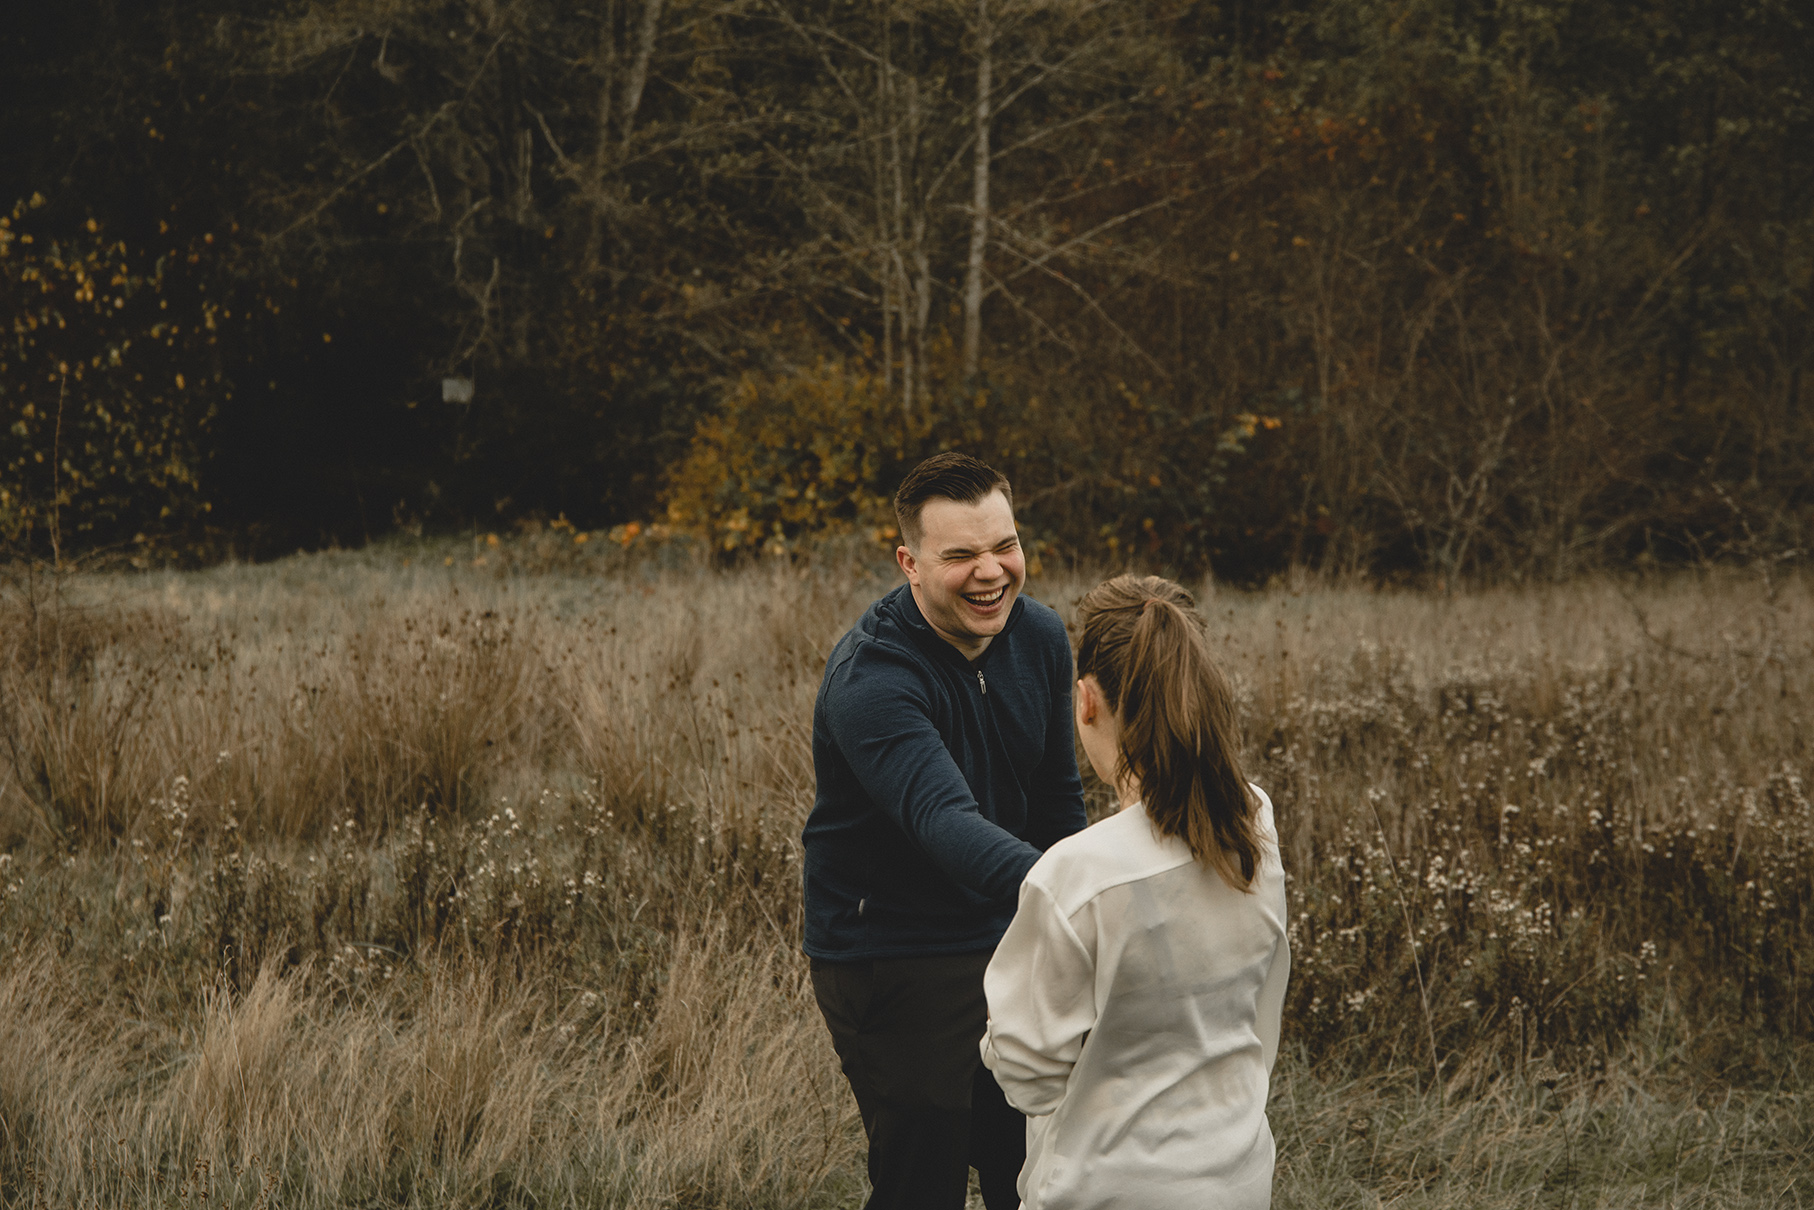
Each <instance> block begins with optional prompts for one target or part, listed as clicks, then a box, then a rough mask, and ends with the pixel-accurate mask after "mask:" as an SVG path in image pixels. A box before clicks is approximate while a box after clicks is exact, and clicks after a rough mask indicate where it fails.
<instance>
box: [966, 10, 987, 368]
mask: <svg viewBox="0 0 1814 1210" xmlns="http://www.w3.org/2000/svg"><path fill="white" fill-rule="evenodd" d="M992 38H993V33H992V31H991V30H990V28H989V0H976V148H975V157H976V158H975V167H974V176H975V182H974V190H973V195H972V200H971V203H970V259H969V263H968V265H967V266H966V268H965V272H964V384H965V385H966V386H968V385H969V384H970V383H972V382H974V381H975V379H976V371H977V367H978V364H979V363H980V361H981V359H982V343H983V257H984V254H985V253H986V252H987V251H988V247H989V104H990V91H991V89H992V87H993V79H992V77H993V74H994V73H993V69H994V53H993V46H992Z"/></svg>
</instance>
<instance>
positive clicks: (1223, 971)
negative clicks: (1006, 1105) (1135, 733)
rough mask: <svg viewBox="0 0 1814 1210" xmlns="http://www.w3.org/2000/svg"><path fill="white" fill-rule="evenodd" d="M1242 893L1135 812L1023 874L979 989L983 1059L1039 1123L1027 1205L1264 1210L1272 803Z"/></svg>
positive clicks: (1274, 864) (1278, 1003)
mask: <svg viewBox="0 0 1814 1210" xmlns="http://www.w3.org/2000/svg"><path fill="white" fill-rule="evenodd" d="M1254 796H1255V800H1256V803H1257V806H1258V810H1257V812H1256V820H1255V822H1256V823H1257V824H1258V827H1257V828H1256V829H1255V830H1256V832H1257V833H1258V834H1259V837H1260V838H1261V840H1262V845H1261V860H1260V862H1259V863H1258V866H1257V868H1256V869H1255V871H1254V878H1253V882H1252V885H1251V887H1250V888H1249V889H1248V890H1247V891H1240V890H1236V889H1234V888H1233V887H1231V886H1230V885H1229V883H1228V881H1227V880H1226V879H1225V878H1224V877H1223V876H1222V875H1220V874H1219V873H1217V872H1216V871H1214V870H1211V869H1208V868H1206V867H1205V866H1204V865H1203V864H1202V863H1201V862H1199V861H1197V860H1195V859H1194V858H1193V856H1192V853H1191V851H1190V849H1189V848H1188V847H1187V846H1186V844H1185V843H1184V841H1183V840H1181V839H1179V838H1177V837H1175V836H1160V835H1158V834H1157V833H1156V832H1155V830H1154V828H1153V826H1152V822H1151V820H1150V818H1149V817H1148V815H1147V814H1146V812H1145V810H1144V809H1143V808H1142V807H1140V806H1138V805H1136V806H1133V807H1130V808H1128V809H1126V810H1124V811H1121V812H1119V813H1118V814H1116V815H1114V816H1112V817H1110V818H1109V819H1106V820H1103V821H1102V822H1101V823H1098V824H1096V825H1094V826H1093V827H1090V828H1088V829H1086V830H1085V831H1083V832H1081V833H1079V834H1078V835H1076V836H1073V837H1070V838H1069V839H1067V840H1064V841H1061V842H1060V843H1058V844H1057V845H1054V846H1053V847H1052V849H1051V850H1050V851H1049V852H1047V853H1046V854H1045V856H1044V857H1042V858H1041V859H1040V861H1039V862H1038V864H1036V865H1035V866H1034V867H1033V870H1032V872H1031V873H1030V874H1029V875H1028V876H1027V881H1026V883H1025V884H1024V886H1023V888H1022V890H1021V902H1020V909H1019V912H1018V913H1017V915H1016V916H1015V919H1014V923H1013V925H1012V926H1011V927H1010V928H1009V930H1008V933H1007V935H1006V936H1005V937H1004V938H1003V939H1002V942H1001V945H1000V946H999V947H998V949H997V950H996V955H995V958H994V960H993V961H992V962H991V964H990V967H989V971H988V975H987V977H986V978H985V982H984V986H985V989H986V991H987V993H988V999H989V1006H990V1013H991V1019H990V1023H989V1032H988V1034H987V1035H986V1036H985V1038H984V1039H983V1055H984V1062H985V1063H987V1064H988V1066H989V1067H990V1068H991V1069H992V1070H993V1071H994V1072H995V1075H996V1079H997V1080H998V1081H999V1082H1000V1083H1001V1086H1002V1088H1003V1090H1004V1091H1005V1092H1006V1093H1007V1096H1008V1099H1009V1100H1010V1101H1011V1102H1013V1103H1014V1104H1015V1105H1016V1106H1017V1107H1018V1108H1020V1109H1021V1110H1022V1111H1023V1112H1025V1113H1027V1114H1029V1115H1033V1116H1032V1117H1031V1121H1030V1123H1029V1127H1028V1139H1027V1144H1028V1145H1027V1166H1026V1168H1025V1169H1024V1170H1023V1172H1022V1174H1021V1196H1022V1198H1023V1199H1024V1200H1025V1203H1026V1206H1027V1207H1028V1210H1060V1208H1063V1210H1071V1208H1073V1207H1076V1208H1083V1207H1110V1206H1113V1207H1122V1208H1126V1210H1134V1208H1137V1207H1154V1208H1155V1210H1157V1208H1159V1207H1168V1208H1169V1207H1177V1206H1215V1207H1218V1208H1225V1207H1226V1208H1235V1207H1242V1208H1245V1207H1256V1208H1258V1207H1265V1206H1267V1205H1269V1203H1270V1200H1271V1187H1272V1171H1273V1142H1272V1133H1271V1130H1270V1128H1269V1127H1268V1125H1267V1121H1266V1114H1265V1106H1266V1095H1267V1087H1268V1081H1269V1075H1270V1072H1271V1069H1272V1064H1273V1060H1274V1058H1275V1056H1276V1054H1277V1051H1278V1039H1279V1018H1280V1013H1281V1009H1282V1007H1283V1001H1284V992H1285V983H1286V979H1287V977H1288V974H1289V967H1290V953H1289V949H1288V946H1287V943H1286V939H1285V924H1286V909H1285V889H1284V873H1283V870H1282V868H1281V866H1280V862H1279V854H1278V844H1277V840H1276V836H1277V833H1276V830H1275V828H1274V825H1273V819H1272V804H1271V802H1270V801H1269V800H1268V799H1267V798H1266V796H1265V794H1264V793H1262V792H1260V791H1259V789H1258V788H1257V787H1255V788H1254Z"/></svg>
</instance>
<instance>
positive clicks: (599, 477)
mask: <svg viewBox="0 0 1814 1210" xmlns="http://www.w3.org/2000/svg"><path fill="white" fill-rule="evenodd" d="M1811 20H1814V19H1811V18H1810V15H1809V12H1808V10H1807V8H1806V6H1805V5H1803V4H1800V3H1798V2H1796V0H1757V2H1752V3H1744V4H1735V3H1730V2H1728V0H1577V2H1572V3H1570V2H1561V0H1556V2H1550V0H1534V2H1531V3H1512V2H1510V0H1507V2H1504V3H1491V2H1482V3H1467V2H1465V0H1450V2H1448V3H1444V2H1441V0H1405V2H1403V3H1366V2H1362V0H1300V2H1298V3H1285V4H1264V5H1262V4H1257V3H1253V2H1252V0H1235V2H1233V3H1227V4H1221V5H1215V4H1208V3H1198V2H1193V0H1112V2H1103V0H597V2H596V3H594V4H591V5H589V6H586V5H577V4H568V3H555V2H554V0H516V2H514V3H510V2H507V0H312V2H311V0H292V2H290V3H285V4H278V5H271V4H249V3H245V2H244V0H182V2H181V3H178V2H177V0H145V2H143V3H131V4H127V3H120V2H118V0H71V2H70V3H67V4H61V5H27V6H23V7H21V8H20V9H19V11H17V12H15V13H12V14H11V15H10V17H9V20H8V22H7V23H6V26H5V28H4V31H0V38H3V39H4V42H3V43H0V45H3V47H4V50H3V52H0V53H3V55H4V61H0V131H3V133H0V139H4V141H5V142H4V146H3V148H0V199H4V203H5V205H6V206H7V207H8V211H7V218H6V220H5V226H4V227H3V228H0V300H3V301H0V308H4V313H0V322H4V323H5V325H6V329H5V332H4V336H5V340H6V343H5V345H4V347H3V348H0V392H3V394H0V410H3V411H4V413H5V415H6V420H7V424H6V428H5V429H4V430H3V431H0V463H3V464H4V465H0V530H4V532H3V533H0V539H5V540H8V541H10V542H12V543H14V544H15V545H19V544H24V545H26V546H29V547H31V548H32V549H36V550H40V551H42V550H46V549H48V547H49V544H50V543H51V542H52V541H53V540H54V541H56V542H57V543H58V544H59V545H60V546H62V547H65V548H69V549H74V548H76V547H79V546H85V547H92V546H95V545H106V544H114V545H117V544H120V543H128V544H130V543H132V542H133V541H135V540H138V541H141V542H143V543H144V544H146V545H147V546H148V547H150V548H152V549H157V550H165V551H189V552H192V553H197V552H199V553H201V554H203V555H205V554H206V553H207V552H209V551H213V552H225V551H226V550H229V549H231V550H233V551H236V552H237V553H239V554H241V555H247V554H253V555H256V554H267V553H274V552H281V551H284V550H288V549H293V548H294V547H295V546H297V545H299V544H301V545H312V544H318V543H321V542H326V541H339V542H354V541H359V540H362V539H364V538H366V537H369V536H376V535H378V534H380V533H383V532H385V531H388V530H391V529H393V528H396V527H399V526H406V527H416V526H427V527H429V528H430V529H436V528H440V529H451V528H455V527H465V526H472V525H477V526H480V527H482V528H486V529H495V528H499V527H502V526H505V525H508V524H510V523H512V522H514V521H518V520H523V519H533V518H541V519H553V518H555V517H557V516H562V515H564V516H565V517H567V518H568V519H569V520H571V521H572V522H573V523H574V524H576V525H578V526H580V527H582V528H597V527H602V526H606V525H611V524H616V523H623V522H629V521H641V522H644V523H648V522H651V521H661V522H664V523H669V524H673V525H676V526H681V527H686V528H690V529H691V530H693V531H694V532H702V533H705V534H707V535H708V536H709V538H710V540H711V541H712V542H713V543H714V544H715V545H717V546H719V547H721V548H722V549H726V550H736V549H739V548H748V547H755V546H761V545H773V544H776V543H780V544H783V545H785V544H790V543H792V542H794V541H796V540H798V539H800V538H802V537H805V536H810V535H812V534H814V533H816V532H820V531H824V530H826V529H836V528H839V527H851V526H857V527H866V526H879V525H885V523H886V518H885V514H884V512H883V510H882V509H881V501H882V499H883V498H884V497H885V495H886V492H887V490H888V489H889V487H890V486H891V485H892V481H893V479H894V478H895V477H896V476H897V475H898V473H899V471H900V469H901V467H902V466H903V464H905V463H907V462H909V461H911V460H913V459H914V458H917V457H918V456H920V455H922V454H923V453H925V452H927V451H929V450H931V449H934V448H938V447H939V446H941V445H960V446H964V447H966V448H972V449H975V450H977V451H978V452H980V453H982V454H984V455H985V456H987V457H989V458H991V459H992V460H993V461H996V462H997V463H998V464H1000V465H1001V466H1002V467H1003V469H1005V470H1007V471H1008V472H1009V473H1010V474H1011V475H1012V476H1013V477H1014V479H1015V482H1016V485H1017V489H1018V491H1019V495H1020V498H1021V501H1022V510H1021V511H1022V514H1023V520H1024V521H1025V523H1026V526H1027V529H1028V532H1029V534H1030V535H1031V536H1032V537H1033V538H1034V539H1035V540H1036V541H1037V542H1038V543H1039V547H1040V549H1041V550H1051V551H1056V552H1059V553H1060V554H1070V555H1073V556H1079V557H1092V558H1099V557H1110V558H1114V557H1121V556H1126V555H1128V554H1130V553H1135V554H1138V555H1139V556H1140V557H1142V558H1146V559H1150V560H1156V561H1159V562H1163V563H1166V564H1169V565H1171V566H1173V567H1176V568H1179V569H1200V568H1202V567H1204V566H1210V567H1213V568H1215V569H1216V570H1217V571H1218V572H1219V573H1221V574H1225V575H1229V576H1234V577H1237V578H1253V577H1263V576H1265V575H1267V574H1269V573H1271V572H1273V571H1276V570H1278V569H1280V568H1282V567H1285V566H1287V565H1290V564H1293V563H1302V564H1306V565H1311V566H1317V567H1322V568H1326V569H1329V570H1335V571H1368V572H1401V571H1402V572H1410V573H1422V574H1431V575H1442V576H1451V577H1452V576H1456V575H1470V576H1471V575H1490V576H1519V577H1522V576H1543V577H1549V576H1561V575H1567V574H1570V573H1571V572H1574V571H1576V570H1579V569H1582V568H1588V567H1595V566H1606V565H1630V564H1632V563H1640V564H1641V563H1647V562H1651V561H1659V560H1660V561H1665V562H1668V561H1677V560H1683V559H1703V558H1781V557H1784V556H1786V555H1788V554H1790V553H1791V552H1792V551H1794V550H1796V549H1798V548H1799V547H1801V546H1802V545H1803V544H1804V543H1805V541H1806V539H1807V536H1808V531H1809V527H1810V519H1811V518H1814V492H1811V490H1810V474H1811V471H1810V468H1811V467H1814V419H1811V416H1810V410H1811V409H1810V403H1809V401H1808V400H1807V399H1806V398H1805V391H1804V386H1803V383H1804V378H1805V376H1806V371H1807V369H1808V367H1809V365H1810V361H1811V358H1814V348H1811V344H1810V325H1811V323H1814V319H1811V317H1810V311H1809V306H1810V301H1811V297H1814V281H1811V277H1814V115H1811V110H1810V97H1809V95H1808V90H1809V87H1810V74H1811V73H1810V65H1811V64H1814V32H1811V27H1810V22H1811ZM15 200H16V201H17V203H18V204H17V205H13V202H14V201H15ZM468 387H469V388H470V398H467V397H466V391H467V388H468ZM53 502H54V503H55V507H53ZM53 523H54V528H53Z"/></svg>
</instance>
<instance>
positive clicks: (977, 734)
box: [801, 585, 1086, 962]
mask: <svg viewBox="0 0 1814 1210" xmlns="http://www.w3.org/2000/svg"><path fill="white" fill-rule="evenodd" d="M1071 682H1072V676H1071V644H1070V641H1069V640H1068V639H1067V638H1066V637H1065V632H1064V623H1063V622H1062V621H1060V620H1059V617H1058V615H1057V614H1056V613H1054V612H1052V610H1051V609H1049V608H1047V607H1046V606H1044V605H1041V604H1040V603H1039V602H1037V601H1034V600H1031V599H1029V598H1027V597H1024V596H1023V597H1020V598H1019V599H1017V600H1016V601H1015V602H1014V606H1013V608H1012V609H1011V610H1010V611H1009V614H1008V622H1007V625H1006V626H1005V627H1003V629H1002V632H1001V633H1000V634H998V635H996V636H995V638H994V639H993V640H991V641H990V643H989V646H988V649H987V650H985V651H984V652H983V654H982V656H981V658H980V659H978V660H977V661H976V662H975V663H972V662H970V661H969V660H966V659H965V658H964V657H963V655H962V653H960V652H959V651H958V650H957V649H956V648H955V647H953V646H951V644H949V643H947V642H945V640H943V639H941V638H940V637H939V636H938V634H937V633H936V632H935V631H934V630H933V629H932V627H931V626H929V625H927V624H926V620H925V618H923V617H922V616H921V615H920V610H919V606H918V604H917V603H916V602H915V601H914V599H913V593H912V590H911V589H910V588H909V587H908V586H907V585H902V586H901V587H899V588H897V589H895V590H894V591H893V592H891V593H889V594H888V595H887V596H885V597H883V598H882V599H881V600H879V601H877V602H876V603H875V604H873V605H871V606H870V607H869V609H868V610H867V611H866V612H865V613H864V614H863V617H862V619H861V620H860V621H859V622H858V623H857V624H856V626H855V627H854V628H852V629H851V631H850V632H849V633H848V634H846V635H845V636H844V637H843V638H842V639H840V640H839V641H838V645H837V646H836V647H834V648H833V649H832V653H831V658H830V659H829V660H828V661H827V662H826V665H825V680H824V681H823V682H822V683H821V684H820V686H819V700H818V703H817V704H816V705H815V707H814V708H813V768H814V771H815V772H816V773H817V775H818V794H817V797H816V799H815V801H814V803H813V809H812V814H811V815H809V816H808V817H807V820H806V829H805V831H804V832H803V833H802V835H801V840H802V842H803V843H804V845H805V849H806V869H805V879H806V952H807V953H808V954H810V955H812V956H813V957H815V958H825V959H830V960H832V961H847V962H849V961H859V960H865V959H871V958H909V957H922V956H928V955H933V954H965V953H976V952H979V951H983V950H989V949H993V948H994V946H995V943H996V942H997V941H999V940H1001V935H1002V933H1003V932H1005V931H1006V930H1007V927H1008V921H1010V920H1011V919H1013V917H1014V907H1015V901H1016V897H1017V895H1018V894H1019V891H1020V884H1021V880H1022V879H1023V878H1025V877H1026V873H1027V871H1028V870H1029V869H1031V868H1032V866H1033V863H1034V861H1036V860H1038V858H1039V855H1040V853H1041V852H1043V851H1044V850H1045V849H1046V848H1047V847H1048V846H1050V845H1051V844H1052V843H1054V842H1055V841H1058V840H1061V839H1063V838H1064V837H1066V836H1069V835H1070V834H1071V833H1073V832H1076V831H1079V830H1081V829H1082V828H1083V826H1084V824H1085V822H1086V820H1085V818H1084V812H1083V785H1082V782H1081V781H1080V780H1079V779H1078V776H1077V755H1076V748H1075V746H1074V741H1073V739H1072V735H1071V725H1072V724H1071Z"/></svg>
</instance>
